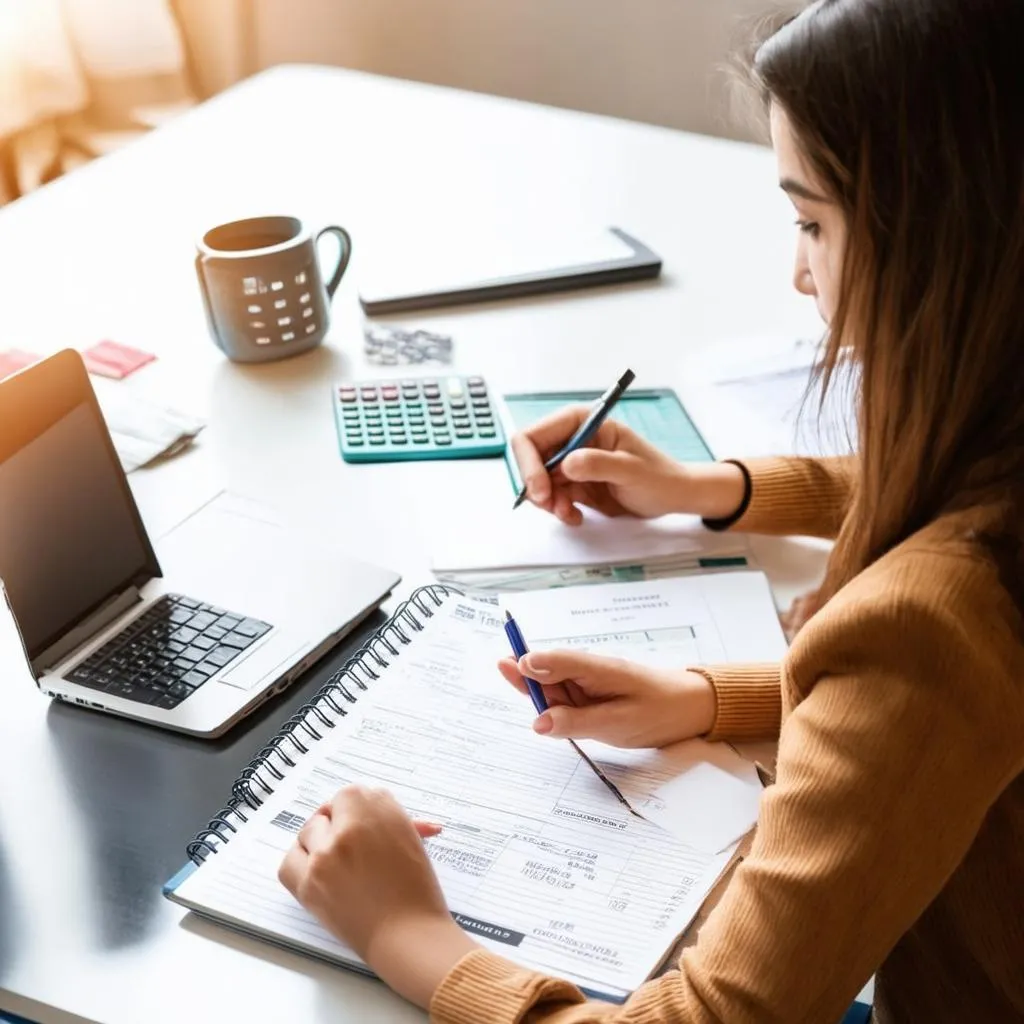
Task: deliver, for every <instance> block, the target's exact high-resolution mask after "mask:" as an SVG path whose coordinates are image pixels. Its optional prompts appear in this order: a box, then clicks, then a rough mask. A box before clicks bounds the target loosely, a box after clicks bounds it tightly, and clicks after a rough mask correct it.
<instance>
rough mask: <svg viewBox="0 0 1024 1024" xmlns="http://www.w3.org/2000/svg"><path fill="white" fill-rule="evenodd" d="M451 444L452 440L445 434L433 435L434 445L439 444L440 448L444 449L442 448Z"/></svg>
mask: <svg viewBox="0 0 1024 1024" xmlns="http://www.w3.org/2000/svg"><path fill="white" fill-rule="evenodd" d="M451 443H452V439H451V438H450V437H449V436H448V435H447V434H435V435H434V444H439V445H441V446H442V447H444V446H447V445H450V444H451Z"/></svg>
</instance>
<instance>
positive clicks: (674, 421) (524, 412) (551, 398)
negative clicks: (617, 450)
mask: <svg viewBox="0 0 1024 1024" xmlns="http://www.w3.org/2000/svg"><path fill="white" fill-rule="evenodd" d="M600 397H601V392H600V391H548V392H542V393H539V394H517V395H505V406H506V407H507V409H508V412H509V416H510V418H511V421H512V424H513V425H514V427H515V429H516V430H525V429H526V427H529V426H530V425H531V424H533V423H536V422H537V420H540V419H543V418H544V417H545V416H547V415H549V414H550V413H553V412H557V411H558V410H559V409H561V408H562V407H563V406H566V405H571V404H573V403H574V402H583V403H589V402H594V401H596V400H597V399H598V398H600ZM609 419H613V420H619V421H620V422H622V423H625V424H626V426H628V427H632V428H633V430H635V431H636V432H637V433H638V434H639V435H640V436H641V437H643V438H646V439H647V440H648V441H650V442H651V444H653V445H655V446H656V447H657V448H660V449H661V450H662V451H663V452H665V454H666V455H671V456H672V458H674V459H677V460H678V461H679V462H713V461H714V456H713V455H712V454H711V449H710V448H709V447H708V445H707V442H706V441H705V440H704V438H703V437H701V434H700V431H699V430H698V429H697V427H696V425H695V424H694V422H693V420H692V419H690V414H689V413H688V412H687V411H686V409H685V408H684V406H683V403H682V402H680V401H679V396H678V395H677V394H676V393H675V392H674V391H673V390H672V389H671V388H646V389H644V388H630V390H629V391H627V392H626V393H625V394H624V395H623V396H622V398H620V399H619V401H618V403H617V404H616V406H615V408H614V409H612V411H611V414H610V416H609ZM505 460H506V465H507V466H508V473H509V477H510V478H511V480H512V487H513V489H514V490H515V491H516V493H517V494H518V493H519V490H520V488H521V487H522V480H521V479H520V476H519V467H518V465H517V464H516V460H515V458H514V457H513V455H512V452H511V449H510V450H509V452H508V453H507V454H506V457H505Z"/></svg>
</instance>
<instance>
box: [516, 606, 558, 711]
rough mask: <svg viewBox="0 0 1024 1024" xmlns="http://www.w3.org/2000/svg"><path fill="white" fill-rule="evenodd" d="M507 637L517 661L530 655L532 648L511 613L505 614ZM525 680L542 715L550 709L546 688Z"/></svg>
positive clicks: (534, 704) (531, 698)
mask: <svg viewBox="0 0 1024 1024" xmlns="http://www.w3.org/2000/svg"><path fill="white" fill-rule="evenodd" d="M505 635H506V636H507V637H508V642H509V643H510V644H511V645H512V653H513V654H514V655H515V656H516V661H519V659H520V658H521V657H522V656H523V655H524V654H529V653H530V648H529V647H527V646H526V641H525V640H524V639H523V634H522V633H521V632H520V630H519V625H518V623H517V622H516V620H515V619H513V618H512V613H511V612H509V611H506V612H505ZM523 679H524V680H525V682H526V688H527V690H529V691H530V700H532V701H533V706H534V707H535V708H536V709H537V714H538V715H542V714H543V713H544V712H545V711H547V709H548V702H547V698H546V697H545V696H544V687H543V686H541V685H540V683H538V682H537V680H536V679H530V678H528V677H527V676H523Z"/></svg>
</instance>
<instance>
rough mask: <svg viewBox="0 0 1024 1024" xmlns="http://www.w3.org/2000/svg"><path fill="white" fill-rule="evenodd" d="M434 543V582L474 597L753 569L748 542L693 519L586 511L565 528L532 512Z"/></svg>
mask: <svg viewBox="0 0 1024 1024" xmlns="http://www.w3.org/2000/svg"><path fill="white" fill-rule="evenodd" d="M446 526H447V533H446V534H443V535H441V536H440V537H439V538H438V540H437V542H436V543H435V547H434V553H433V558H432V567H433V571H434V574H435V575H436V576H437V577H438V578H439V579H440V580H442V581H443V582H447V583H452V584H456V585H458V586H460V587H463V588H466V589H469V590H476V591H479V590H504V591H518V590H533V589H540V588H546V587H559V586H570V585H573V584H578V583H601V582H612V581H623V580H648V579H658V578H662V577H666V576H682V575H687V574H689V573H695V572H709V571H714V570H716V569H723V568H737V567H740V568H742V567H746V566H750V565H753V557H752V555H751V551H750V547H749V545H748V543H747V540H746V538H745V537H743V536H742V535H740V534H728V533H714V532H712V531H711V530H707V529H705V527H704V526H703V525H702V524H701V522H700V519H699V518H697V517H696V516H686V515H669V516H662V517H661V518H659V519H636V518H634V517H632V516H618V517H615V518H610V517H608V516H604V515H601V514H600V513H599V512H594V511H593V510H591V509H585V510H584V513H583V523H582V525H580V526H566V525H565V524H564V523H562V522H561V521H560V520H558V519H557V518H556V517H555V516H552V515H550V514H549V513H547V512H544V511H542V510H540V509H538V508H536V507H534V506H532V505H524V506H523V507H522V508H519V509H517V510H515V511H514V512H513V511H510V512H508V513H505V514H504V518H502V519H500V520H499V521H495V520H494V519H493V518H488V520H487V521H486V522H485V523H477V524H474V523H473V522H472V521H462V520H460V519H458V518H456V517H453V518H452V520H451V521H450V522H449V523H448V524H446Z"/></svg>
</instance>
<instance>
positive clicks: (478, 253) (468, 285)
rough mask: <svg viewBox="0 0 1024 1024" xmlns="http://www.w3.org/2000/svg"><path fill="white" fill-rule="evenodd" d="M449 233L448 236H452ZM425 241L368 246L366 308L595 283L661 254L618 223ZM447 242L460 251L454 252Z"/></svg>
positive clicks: (643, 270) (655, 269) (647, 274)
mask: <svg viewBox="0 0 1024 1024" xmlns="http://www.w3.org/2000/svg"><path fill="white" fill-rule="evenodd" d="M449 241H450V240H449ZM440 248H441V247H439V246H434V247H431V246H429V244H428V245H424V247H423V252H422V253H420V254H417V253H416V252H415V251H414V250H412V249H410V248H409V247H408V245H403V246H402V252H401V253H396V252H395V250H394V249H392V250H391V252H390V253H388V252H387V251H383V250H382V251H380V252H378V253H376V254H371V256H370V258H369V259H368V261H366V262H365V263H363V265H362V267H361V268H360V273H359V301H360V303H361V304H362V307H363V309H364V310H365V311H366V313H368V314H369V315H371V316H377V315H380V314H387V313H403V312H406V311H407V310H415V309H429V308H432V307H436V306H455V305H461V304H463V303H468V302H485V301H490V300H492V299H509V298H515V297H518V296H520V295H536V294H539V293H542V292H555V291H567V290H570V289H574V288H585V287H589V286H592V285H602V284H614V283H616V282H619V281H638V280H642V279H644V278H654V277H657V276H658V275H659V274H660V273H661V257H660V256H658V255H657V254H656V253H654V252H652V251H651V250H650V249H648V248H647V246H646V245H644V244H643V243H642V242H640V241H638V240H637V239H636V238H633V237H632V236H631V235H628V234H627V233H626V232H625V231H623V230H622V229H621V228H608V229H607V231H601V232H597V233H595V235H594V236H592V237H590V238H587V237H583V236H581V237H578V238H571V239H569V238H562V239H558V240H551V241H550V243H545V242H544V240H542V239H532V240H531V241H530V242H529V244H526V245H524V244H522V242H521V241H517V240H516V239H514V238H512V237H510V236H495V237H493V238H491V239H488V240H486V241H483V242H481V241H479V240H478V241H477V243H476V244H475V245H473V244H470V243H466V244H460V245H458V246H452V245H450V244H449V245H446V246H445V252H446V255H445V256H444V257H438V256H437V253H438V250H439V249H440ZM452 250H457V252H458V255H457V256H455V257H454V258H452V257H451V252H452Z"/></svg>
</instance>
